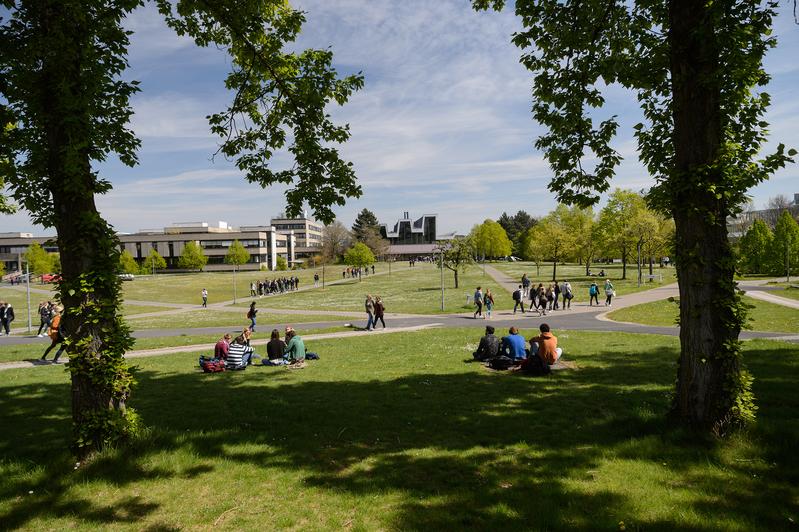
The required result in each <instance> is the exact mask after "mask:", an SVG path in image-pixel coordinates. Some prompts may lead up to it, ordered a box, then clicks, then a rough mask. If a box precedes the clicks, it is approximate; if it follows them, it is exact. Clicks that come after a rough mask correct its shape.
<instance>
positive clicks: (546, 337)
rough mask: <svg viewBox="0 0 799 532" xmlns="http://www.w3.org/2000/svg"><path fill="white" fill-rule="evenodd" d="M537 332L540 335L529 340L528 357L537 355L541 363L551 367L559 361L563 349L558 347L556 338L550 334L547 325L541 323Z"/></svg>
mask: <svg viewBox="0 0 799 532" xmlns="http://www.w3.org/2000/svg"><path fill="white" fill-rule="evenodd" d="M538 330H539V331H541V334H539V335H538V336H536V337H535V338H530V355H531V356H532V355H538V357H539V358H540V359H541V361H542V362H544V363H545V364H547V365H548V366H551V365H552V364H554V363H555V362H557V361H558V360H559V359H560V356H561V355H562V354H563V349H561V348H560V347H558V337H557V336H555V335H554V334H552V333H551V332H550V329H549V325H547V324H546V323H542V324H541V325H540V326H539V327H538Z"/></svg>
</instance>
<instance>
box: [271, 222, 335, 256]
mask: <svg viewBox="0 0 799 532" xmlns="http://www.w3.org/2000/svg"><path fill="white" fill-rule="evenodd" d="M269 224H270V226H271V227H274V228H275V230H277V232H278V233H280V234H282V235H287V236H289V235H293V236H294V238H295V239H296V242H297V246H296V248H295V249H294V259H292V262H295V261H296V262H301V261H302V259H306V258H308V257H312V256H314V255H318V254H320V253H321V251H322V237H323V236H324V232H325V226H324V225H322V224H321V223H319V222H317V221H316V220H313V219H311V218H308V214H307V213H305V215H304V216H303V217H302V218H286V217H285V216H280V217H278V218H272V219H271V220H269Z"/></svg>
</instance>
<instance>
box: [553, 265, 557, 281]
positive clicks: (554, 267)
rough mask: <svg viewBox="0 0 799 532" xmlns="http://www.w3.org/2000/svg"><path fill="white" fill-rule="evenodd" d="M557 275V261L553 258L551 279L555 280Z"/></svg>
mask: <svg viewBox="0 0 799 532" xmlns="http://www.w3.org/2000/svg"><path fill="white" fill-rule="evenodd" d="M557 275H558V261H557V260H553V261H552V280H553V281H555V280H556V279H557Z"/></svg>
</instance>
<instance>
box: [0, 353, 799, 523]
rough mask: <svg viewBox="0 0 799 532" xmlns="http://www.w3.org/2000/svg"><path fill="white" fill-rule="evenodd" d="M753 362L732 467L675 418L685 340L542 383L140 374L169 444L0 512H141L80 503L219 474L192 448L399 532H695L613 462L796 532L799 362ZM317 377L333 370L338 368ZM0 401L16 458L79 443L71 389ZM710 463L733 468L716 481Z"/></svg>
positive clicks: (57, 473) (149, 442) (57, 467)
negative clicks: (290, 474) (754, 414)
mask: <svg viewBox="0 0 799 532" xmlns="http://www.w3.org/2000/svg"><path fill="white" fill-rule="evenodd" d="M747 355H748V358H749V359H750V360H752V363H751V365H752V366H753V370H754V373H755V375H756V376H757V377H758V381H756V383H758V384H757V387H756V392H757V393H758V395H759V397H760V404H761V412H760V418H761V421H760V425H759V427H758V428H757V429H756V431H755V433H754V434H753V435H751V436H749V437H751V438H753V440H755V441H756V445H755V447H757V448H758V450H759V453H760V454H759V455H758V456H755V457H753V461H752V462H740V463H736V462H733V463H732V465H730V464H729V463H727V462H725V459H724V457H723V456H722V455H723V450H724V449H723V446H720V445H718V444H717V443H716V442H712V441H707V440H699V441H697V439H696V438H695V437H693V436H691V435H690V434H686V433H683V432H681V431H679V430H672V429H670V428H669V427H668V426H667V425H666V423H665V422H664V412H665V409H666V404H667V401H666V393H667V392H668V391H669V390H670V383H671V379H672V378H673V375H674V360H675V358H676V352H675V351H674V350H673V349H668V348H662V349H655V350H651V351H648V352H647V354H646V356H645V357H633V356H630V355H629V354H619V353H616V352H612V351H608V352H601V353H598V354H597V355H596V357H597V360H601V361H602V364H586V365H583V366H582V369H581V370H580V371H571V372H565V371H564V372H558V373H557V374H554V375H552V376H550V377H546V378H535V379H534V378H527V377H521V376H518V375H504V374H502V373H488V372H483V371H482V370H481V369H480V368H475V370H474V371H471V370H470V371H466V372H462V373H454V374H437V373H413V374H410V375H405V376H402V377H398V378H392V379H388V380H378V379H375V380H369V381H352V380H351V381H323V380H310V379H307V380H305V379H303V378H302V377H297V374H291V373H289V372H288V371H286V370H283V369H281V368H252V369H251V370H249V371H247V372H238V373H229V374H222V375H204V374H197V373H162V372H155V371H140V372H138V374H137V379H138V380H139V382H140V385H139V389H138V390H137V395H136V398H135V401H134V406H135V407H136V408H137V409H138V410H139V411H140V413H141V414H142V416H143V418H144V419H146V420H147V422H148V424H149V425H150V426H151V427H152V435H151V436H150V437H148V438H146V439H145V440H143V441H141V442H138V443H137V444H135V445H133V446H131V447H129V448H126V449H124V450H120V451H119V452H115V453H108V454H107V455H104V456H103V457H101V458H99V459H98V460H96V461H94V462H93V463H91V464H90V465H89V466H88V467H86V468H84V469H82V470H81V471H79V473H77V474H74V473H72V472H71V467H69V464H66V463H65V461H66V459H63V460H61V461H58V460H57V461H54V462H52V463H50V464H49V465H48V466H47V475H45V477H44V478H43V479H42V480H40V481H38V482H37V481H32V482H28V483H27V484H26V481H25V480H18V479H20V478H25V477H24V476H17V477H14V478H15V480H12V481H6V482H3V483H2V484H0V486H1V487H2V489H1V490H0V500H8V499H11V498H14V497H18V496H19V494H20V493H23V492H27V490H28V489H31V490H35V492H36V493H43V492H47V493H48V495H47V496H43V497H30V498H23V499H22V500H21V501H18V502H15V503H14V504H12V505H11V507H10V510H9V511H8V512H6V513H0V523H4V526H6V525H7V526H9V527H20V526H24V525H25V524H26V523H27V522H28V521H29V520H30V519H34V518H37V517H46V516H52V517H57V516H60V515H64V514H71V515H74V516H75V517H76V518H78V519H80V520H84V521H86V522H89V523H110V522H116V521H119V522H131V521H130V520H131V519H139V518H141V517H143V516H145V515H148V514H149V513H152V512H154V511H156V509H157V508H158V505H157V504H154V503H144V502H142V501H141V500H139V499H136V498H128V499H123V500H122V501H121V502H118V503H115V504H114V505H111V506H108V505H103V504H102V502H96V501H88V500H77V501H75V500H67V499H66V498H65V496H64V495H63V494H64V493H65V492H66V491H67V489H68V488H69V487H70V486H71V485H72V484H73V483H79V482H83V481H86V480H93V481H105V482H107V483H109V484H110V485H112V486H116V487H125V486H127V485H130V484H133V483H136V482H138V481H141V480H143V479H160V478H163V479H170V478H177V477H185V478H195V477H202V475H204V474H205V473H208V472H210V471H211V470H212V469H213V466H209V465H199V466H196V467H194V468H188V469H180V467H179V466H169V465H159V466H155V467H154V466H152V464H151V463H150V462H149V458H150V457H151V456H153V455H155V454H158V453H164V452H169V451H170V450H172V449H176V448H181V449H184V450H185V451H186V452H188V453H190V454H192V455H196V456H197V457H199V458H200V459H201V460H204V461H205V462H206V464H207V463H208V462H210V463H213V461H214V460H216V459H218V458H220V457H224V458H228V459H232V460H233V461H235V462H237V463H241V464H248V465H249V466H251V467H256V468H264V469H268V468H280V469H285V470H292V471H300V473H298V474H299V475H300V476H302V477H303V481H304V482H305V483H306V484H307V485H309V486H312V487H314V488H317V489H322V490H329V491H330V492H333V493H336V492H346V493H351V494H355V495H357V496H363V497H365V498H368V497H372V496H377V495H380V494H384V493H387V492H401V493H402V494H403V497H402V501H401V502H400V503H398V505H397V506H396V507H395V508H393V512H392V516H391V517H390V518H389V517H386V519H387V522H386V525H387V526H390V527H393V528H398V529H412V530H416V529H422V528H426V529H431V528H432V529H462V528H471V529H503V530H505V529H510V530H515V529H519V530H521V529H531V528H538V529H563V528H572V529H582V530H588V529H596V528H617V527H618V523H619V521H625V522H626V523H628V525H627V526H628V527H629V526H634V524H635V523H636V521H643V522H644V525H643V526H645V528H647V529H655V530H659V529H660V530H668V529H674V528H681V529H690V528H691V527H693V526H694V525H692V524H691V523H690V522H686V521H684V520H679V519H677V518H675V519H674V520H671V519H663V518H652V517H646V516H645V514H646V512H645V511H644V510H643V509H642V507H641V502H640V501H636V500H635V499H634V498H632V497H630V496H628V495H625V494H624V490H623V489H615V490H613V491H610V490H608V489H607V488H604V487H602V486H603V485H602V484H601V480H602V479H601V478H594V475H597V474H606V473H597V471H604V470H603V467H606V466H607V463H606V462H607V460H611V461H613V460H619V461H629V462H630V463H632V464H635V465H634V466H633V467H638V468H644V469H647V470H649V469H660V468H664V469H667V470H668V471H669V472H670V473H671V474H672V475H673V476H674V478H673V479H670V480H661V481H660V482H663V483H666V484H667V486H668V487H669V488H670V489H674V490H689V491H691V493H692V497H691V502H690V503H687V504H688V507H687V508H685V509H684V510H687V511H689V512H692V513H693V514H695V515H698V516H700V518H701V519H706V520H707V521H706V523H707V526H705V525H696V526H695V529H697V530H702V529H718V528H723V526H722V525H721V524H720V523H725V522H727V523H732V522H735V523H748V524H751V525H752V527H753V528H762V529H779V528H783V527H785V526H786V523H787V520H786V512H788V511H789V509H790V508H791V505H792V504H795V503H794V501H795V498H796V496H797V493H796V489H795V488H794V489H791V488H790V487H789V486H792V485H793V486H795V485H796V481H797V480H799V475H798V474H797V464H796V459H795V458H794V454H795V453H794V451H795V449H793V448H792V447H795V442H796V441H797V440H796V436H797V434H799V427H797V422H796V421H795V419H796V415H795V414H796V412H797V406H799V405H798V403H799V394H797V391H796V383H797V378H796V375H797V370H796V367H797V366H796V361H795V360H793V361H791V360H788V359H787V358H785V357H775V356H773V353H771V352H770V351H765V350H764V351H762V352H761V351H750V352H749V353H747ZM304 371H308V372H312V371H322V372H323V371H324V366H323V365H322V363H321V362H319V363H315V364H312V365H311V367H310V368H309V369H308V370H304ZM259 372H260V373H259ZM302 374H303V373H302V372H300V373H299V375H302ZM310 376H311V375H309V377H310ZM316 377H317V378H318V377H319V375H316ZM0 393H2V394H3V396H1V397H0V399H2V403H3V404H6V403H7V404H9V405H10V408H9V409H8V410H7V411H5V412H3V413H2V414H1V415H2V418H0V419H2V420H3V423H4V426H16V427H17V430H15V431H3V434H2V435H0V454H1V455H4V456H5V457H6V460H10V459H12V457H14V459H16V460H22V459H24V458H25V457H33V456H36V454H37V453H36V452H35V449H36V447H34V446H33V445H34V444H35V443H40V445H41V449H42V450H43V451H44V452H52V451H53V450H54V448H55V449H58V448H59V446H63V445H64V444H65V440H64V436H65V435H66V434H67V430H68V420H67V416H68V415H69V412H68V408H67V407H66V406H65V405H64V404H60V403H59V402H58V401H64V399H65V397H66V394H67V393H68V387H67V386H66V385H31V386H20V387H17V388H2V389H0ZM231 404H235V405H249V406H250V407H249V408H243V409H236V410H235V415H213V416H207V415H198V414H200V413H203V412H213V411H218V410H219V406H220V405H231ZM43 412H47V415H46V416H44V415H43ZM786 422H787V423H786ZM5 423H9V425H5ZM791 442H792V443H791ZM253 445H254V446H256V450H255V451H253V447H252V446H253ZM239 449H246V450H244V451H242V450H239ZM159 463H161V462H159ZM708 463H711V464H713V468H711V469H712V470H713V471H716V470H718V474H715V475H714V474H708V468H707V466H708ZM772 464H774V465H772ZM20 467H22V466H20ZM753 468H754V469H753ZM754 470H757V471H758V473H759V474H758V473H753V471H754ZM621 474H622V478H624V473H621ZM637 474H638V473H637V470H632V471H630V472H629V478H624V480H623V482H621V484H623V483H624V482H628V483H630V484H635V483H636V482H637V481H638V479H637V478H636V476H637ZM753 475H754V476H753ZM656 478H659V477H657V476H656ZM618 482H619V481H617V483H618ZM669 482H672V483H673V485H672V484H668V483H669ZM594 484H596V487H593V485H594ZM618 487H619V486H617V488H618ZM218 489H219V490H220V491H222V490H223V489H224V487H223V486H219V487H218ZM675 513H676V512H675ZM719 516H722V518H723V519H722V520H721V521H719V519H720V517H719ZM724 519H726V521H725V520H724Z"/></svg>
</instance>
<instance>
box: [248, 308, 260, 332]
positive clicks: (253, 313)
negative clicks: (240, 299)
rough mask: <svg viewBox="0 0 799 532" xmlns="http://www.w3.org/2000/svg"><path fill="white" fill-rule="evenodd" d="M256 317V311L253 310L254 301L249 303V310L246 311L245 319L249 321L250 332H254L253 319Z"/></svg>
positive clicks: (255, 309)
mask: <svg viewBox="0 0 799 532" xmlns="http://www.w3.org/2000/svg"><path fill="white" fill-rule="evenodd" d="M257 315H258V309H257V308H255V301H253V302H252V303H250V310H248V311H247V319H248V320H250V331H252V332H255V317H256V316H257Z"/></svg>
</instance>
